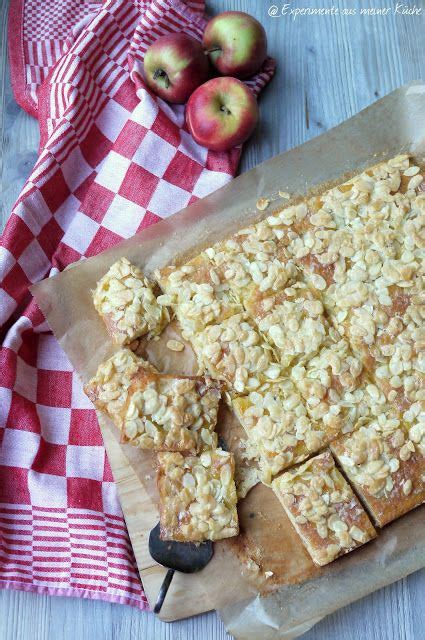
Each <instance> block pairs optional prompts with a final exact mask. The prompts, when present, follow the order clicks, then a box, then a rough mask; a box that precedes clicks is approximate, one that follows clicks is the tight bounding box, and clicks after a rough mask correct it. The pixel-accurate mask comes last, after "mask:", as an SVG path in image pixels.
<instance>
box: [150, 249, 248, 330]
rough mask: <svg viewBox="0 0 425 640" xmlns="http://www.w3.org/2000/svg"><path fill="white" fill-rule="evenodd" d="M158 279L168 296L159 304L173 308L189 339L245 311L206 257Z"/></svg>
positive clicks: (165, 270) (162, 272)
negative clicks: (210, 326)
mask: <svg viewBox="0 0 425 640" xmlns="http://www.w3.org/2000/svg"><path fill="white" fill-rule="evenodd" d="M156 277H157V279H158V282H159V285H160V287H161V289H162V290H163V292H164V295H162V296H160V297H159V301H160V302H161V303H163V304H167V305H170V306H171V307H172V308H173V310H174V313H175V314H176V316H177V319H178V320H179V322H180V325H181V327H182V330H183V335H184V337H186V338H188V339H190V338H191V336H193V335H194V334H196V333H199V332H200V331H202V330H203V329H205V327H206V326H208V325H210V324H215V323H219V322H222V321H223V320H225V319H226V318H228V317H230V316H231V315H233V314H235V313H238V312H240V311H241V309H242V307H241V305H240V304H239V303H238V302H237V300H236V298H235V296H234V295H233V294H232V292H231V290H230V287H229V285H228V283H227V282H226V281H225V279H224V278H223V276H222V273H221V271H220V270H219V269H217V268H216V266H215V265H214V263H213V262H212V261H211V260H210V259H209V258H208V257H207V255H206V254H200V255H198V256H196V258H194V259H193V260H191V261H190V262H188V263H187V264H184V265H182V266H180V267H175V266H168V267H164V268H163V269H161V270H159V271H157V272H156Z"/></svg>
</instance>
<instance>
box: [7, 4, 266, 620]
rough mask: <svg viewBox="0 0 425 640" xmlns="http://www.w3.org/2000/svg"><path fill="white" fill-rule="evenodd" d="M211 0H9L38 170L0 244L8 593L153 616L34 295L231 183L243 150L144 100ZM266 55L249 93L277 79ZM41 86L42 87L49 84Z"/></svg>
mask: <svg viewBox="0 0 425 640" xmlns="http://www.w3.org/2000/svg"><path fill="white" fill-rule="evenodd" d="M203 10H204V5H203V2H202V1H200V0H192V1H190V2H187V3H186V4H184V3H183V2H181V1H180V0H151V1H145V0H109V1H108V2H105V3H100V2H89V1H88V0H12V2H11V9H10V18H9V44H10V48H9V49H10V62H11V72H12V82H13V88H14V92H15V96H16V99H17V100H18V102H19V103H20V104H21V105H22V106H23V107H24V108H25V109H26V110H27V111H29V112H30V113H32V114H33V115H35V116H37V117H38V119H39V121H40V130H41V144H40V156H39V159H38V161H37V163H36V165H35V167H34V169H33V171H32V173H31V175H30V177H29V179H28V181H27V183H26V184H25V186H24V188H23V191H22V193H21V195H20V197H19V199H18V201H17V202H16V205H15V207H14V209H13V211H12V214H11V216H10V219H9V221H8V223H7V225H6V229H5V231H4V233H3V236H2V238H1V240H0V327H1V335H2V346H1V350H0V586H3V587H11V588H13V587H15V588H19V589H26V590H31V591H38V592H45V593H51V594H64V595H80V596H88V597H92V598H101V599H104V600H110V601H114V602H125V603H130V604H134V605H136V606H139V607H140V608H145V607H146V599H145V597H144V593H143V588H142V585H141V583H140V580H139V577H138V574H137V570H136V566H135V562H134V558H133V554H132V550H131V546H130V544H129V540H128V536H127V531H126V527H125V523H124V520H123V516H122V512H121V509H120V506H119V502H118V499H117V494H116V489H115V485H114V482H113V477H112V474H111V469H110V467H109V464H108V460H107V458H106V456H105V450H104V448H103V444H102V438H101V433H100V430H99V426H98V423H97V420H96V414H95V412H94V410H93V408H92V406H91V405H90V403H89V402H88V400H87V398H86V397H85V396H84V393H83V392H82V388H81V385H80V382H79V380H78V379H77V377H76V375H75V374H74V372H73V370H72V367H71V365H70V363H69V362H68V360H67V358H66V356H65V355H64V353H63V352H62V351H61V349H60V347H59V346H58V344H57V342H56V340H55V338H54V337H53V336H52V334H51V333H50V332H49V328H48V326H47V324H46V322H45V321H44V318H43V316H42V314H41V312H40V310H39V309H38V308H37V306H36V304H35V303H34V301H33V300H32V299H31V297H30V295H29V293H28V286H29V285H30V284H32V283H34V282H36V281H38V280H40V279H41V278H44V277H46V276H48V275H49V274H54V273H55V272H56V271H57V270H62V269H64V268H65V267H66V266H67V265H68V264H70V263H71V262H74V261H76V260H79V259H80V258H81V257H86V256H91V255H93V254H96V253H98V252H99V251H101V250H102V249H105V248H106V247H110V246H111V245H113V244H116V243H117V242H119V241H120V240H121V239H122V238H128V237H129V236H131V235H133V234H134V233H137V232H138V231H140V230H141V229H143V228H145V227H147V226H148V225H150V224H152V223H154V222H156V221H157V220H159V219H160V218H164V217H166V216H169V215H171V214H172V213H174V212H176V211H178V210H179V209H181V208H182V207H184V206H186V205H187V204H188V203H190V202H193V201H194V200H196V199H197V198H201V197H202V196H205V195H206V194H208V193H210V192H211V191H213V190H214V189H217V188H218V187H220V186H222V185H223V184H225V183H226V182H228V181H229V180H230V179H231V177H232V176H233V175H234V174H235V172H236V169H237V164H238V160H239V156H240V149H233V150H232V151H231V152H229V153H211V152H208V151H206V150H205V149H203V148H201V147H199V146H198V145H197V144H195V143H194V141H193V139H192V138H191V137H190V135H189V134H188V132H187V130H186V128H185V126H184V108H183V107H181V106H177V107H176V106H173V107H171V106H169V105H167V104H165V103H164V102H162V101H161V100H159V99H157V98H156V97H155V96H153V95H152V94H151V93H149V92H148V91H147V90H146V87H145V85H144V83H143V79H142V76H141V64H142V60H143V53H144V51H145V50H146V48H147V47H148V46H149V45H150V44H151V43H152V42H153V41H154V40H155V39H156V38H157V37H158V36H160V35H162V34H164V33H168V32H170V31H180V30H181V31H184V32H186V33H189V34H191V35H192V36H194V37H196V38H200V37H201V34H202V31H203V29H204V26H205V18H204V17H203ZM273 71H274V63H273V61H272V60H270V59H269V60H267V61H266V62H265V64H264V67H263V69H262V71H261V73H259V74H258V75H257V76H256V77H255V78H254V79H253V80H252V81H251V82H250V83H249V84H250V86H251V88H252V90H253V91H254V92H255V93H256V94H257V93H258V92H259V91H260V90H261V88H262V87H264V85H265V84H266V83H267V82H268V80H269V79H270V78H271V76H272V75H273ZM43 81H44V82H43Z"/></svg>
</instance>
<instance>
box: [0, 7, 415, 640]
mask: <svg viewBox="0 0 425 640" xmlns="http://www.w3.org/2000/svg"><path fill="white" fill-rule="evenodd" d="M285 2H286V0H285ZM271 4H276V5H277V6H278V7H279V8H280V7H281V6H282V4H284V3H282V4H280V3H279V2H276V1H275V0H273V2H272V1H271V0H270V1H269V0H227V2H225V0H210V2H208V9H209V10H210V12H212V13H216V12H219V11H221V10H224V9H238V10H244V11H248V12H249V13H251V14H254V15H255V16H256V17H257V18H258V19H260V20H261V22H262V23H263V24H264V26H265V28H266V30H267V34H268V38H269V51H270V53H271V54H272V55H273V56H274V57H275V58H276V60H277V62H278V70H277V75H276V77H275V79H274V80H273V82H272V84H271V85H270V87H268V88H267V89H266V91H265V92H264V95H263V97H262V99H261V122H260V126H259V127H258V129H257V131H256V133H255V135H254V137H253V138H252V140H251V141H250V142H249V144H248V145H247V146H246V149H245V152H244V155H243V159H242V165H241V170H246V169H249V168H250V167H252V166H254V165H256V164H258V163H259V162H261V161H262V160H264V159H266V158H269V157H271V156H273V155H275V154H277V153H279V152H282V151H284V150H286V149H289V148H291V147H294V146H296V145H298V144H301V143H302V142H304V141H306V140H308V139H310V138H312V137H314V136H316V135H318V134H320V133H321V132H322V131H325V130H327V129H328V128H330V127H332V126H335V125H336V124H338V123H339V122H341V121H342V120H344V119H346V118H347V117H349V116H351V115H353V114H354V113H356V112H357V111H359V110H360V109H362V108H363V107H365V106H367V105H368V104H370V103H371V102H373V101H374V100H376V99H377V98H379V97H380V96H383V95H385V94H386V93H388V92H390V91H391V90H392V89H394V88H396V87H398V86H400V85H402V84H404V83H406V82H409V81H410V80H415V79H419V78H420V77H421V76H422V77H423V76H424V69H425V49H424V44H423V33H424V27H425V5H424V3H423V1H421V0H419V2H416V5H417V6H420V7H424V9H423V12H424V15H423V16H422V17H417V16H407V15H394V8H395V6H396V4H397V3H396V2H395V1H393V0H375V1H374V2H373V3H371V4H370V5H369V4H368V3H365V2H364V1H362V0H356V1H354V0H352V1H350V2H348V1H347V2H341V1H340V0H335V1H334V2H332V3H329V4H327V3H324V2H321V1H320V0H318V1H316V0H309V2H305V3H303V2H293V3H292V4H291V8H294V7H307V6H309V7H319V6H332V5H333V6H335V7H337V8H338V9H339V10H340V13H341V12H342V9H343V8H344V7H345V8H347V7H349V8H351V9H353V8H354V9H356V12H357V15H355V16H342V15H339V16H322V17H319V16H299V17H298V18H297V19H295V20H294V19H293V17H291V16H282V17H276V18H273V17H270V16H269V15H268V9H269V7H270V5H271ZM365 6H373V7H375V8H379V7H391V8H392V11H391V12H390V13H389V15H387V16H364V15H360V8H361V7H365ZM7 10H8V1H7V0H1V2H0V141H1V153H0V167H1V170H0V176H1V177H0V184H1V190H0V226H2V225H3V224H4V223H5V221H6V219H7V216H8V215H9V212H10V209H11V207H12V205H13V202H14V200H15V199H16V197H17V195H18V193H19V191H20V189H21V187H22V185H23V183H24V181H25V179H26V177H27V176H28V174H29V172H30V170H31V167H32V165H33V163H34V161H35V159H36V156H37V146H38V125H37V122H36V121H35V120H33V119H32V118H31V117H30V116H28V115H27V114H25V113H24V112H23V111H22V110H21V109H20V108H19V107H18V105H17V104H16V103H15V101H14V99H13V95H12V91H11V87H10V77H9V70H8V66H7V53H6V43H7V40H6V23H7ZM348 152H349V150H347V153H348ZM424 588H425V571H421V572H418V573H416V574H413V575H412V576H409V577H408V578H406V579H405V580H401V581H400V582H398V583H396V584H394V585H392V586H390V587H388V588H386V589H383V590H381V591H379V592H377V593H374V594H372V595H371V596H369V597H368V598H365V599H364V600H362V601H360V602H357V603H355V604H353V605H351V606H349V607H346V608H345V609H342V610H341V611H339V612H337V613H336V614H334V615H333V616H330V617H328V618H327V619H325V620H324V621H322V622H321V623H319V624H318V625H316V627H315V628H314V629H312V630H311V631H310V632H308V633H307V634H306V635H305V636H304V638H305V640H322V639H323V640H325V639H326V640H354V639H361V640H419V639H420V638H422V637H423V633H424V629H425V613H424V607H423V592H424ZM88 637H89V638H91V639H92V640H98V639H99V640H100V639H102V640H103V639H105V640H113V639H115V638H120V640H127V639H130V638H142V639H145V638H146V639H147V640H170V639H171V638H172V639H176V640H183V639H186V638H187V639H188V638H193V639H198V638H202V639H205V640H210V639H216V640H221V639H222V638H226V637H229V636H227V634H226V632H225V630H224V627H223V625H222V623H221V621H220V620H219V619H218V617H217V616H216V614H214V613H210V614H205V615H202V616H198V617H196V618H193V619H189V620H185V621H181V622H178V623H173V624H171V625H170V624H166V623H163V622H160V621H158V620H157V619H156V618H155V616H153V615H151V614H144V613H140V612H139V611H137V610H135V609H132V608H131V607H123V606H119V605H112V604H107V603H102V602H93V601H84V600H78V599H71V598H50V597H48V596H38V595H37V596H36V595H33V594H30V593H21V592H14V591H10V592H8V591H3V592H0V639H1V640H24V639H25V640H26V639H27V638H33V639H34V640H47V639H49V640H50V639H55V640H56V639H59V638H60V639H63V640H83V638H84V639H86V638H88Z"/></svg>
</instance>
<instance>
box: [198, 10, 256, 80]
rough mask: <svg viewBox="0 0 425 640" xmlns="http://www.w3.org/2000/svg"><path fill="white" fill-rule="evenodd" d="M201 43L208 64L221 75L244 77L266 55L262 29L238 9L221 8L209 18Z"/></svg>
mask: <svg viewBox="0 0 425 640" xmlns="http://www.w3.org/2000/svg"><path fill="white" fill-rule="evenodd" d="M203 43H204V47H205V49H206V50H207V51H208V54H209V57H210V60H211V62H212V64H213V65H214V66H215V67H216V69H218V71H219V72H220V73H221V74H222V75H224V76H235V77H237V78H248V77H249V76H252V75H253V74H254V73H255V72H256V71H258V69H259V68H260V67H261V65H262V64H263V62H264V60H265V59H266V55H267V36H266V32H265V31H264V29H263V27H262V25H261V24H260V23H259V22H258V20H256V19H255V18H253V17H252V16H250V15H248V14H247V13H243V12H242V11H225V12H224V13H220V14H219V15H218V16H215V18H213V19H212V20H210V21H209V23H208V24H207V27H206V29H205V32H204V38H203Z"/></svg>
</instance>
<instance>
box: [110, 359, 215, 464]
mask: <svg viewBox="0 0 425 640" xmlns="http://www.w3.org/2000/svg"><path fill="white" fill-rule="evenodd" d="M220 399H221V389H220V385H219V384H218V383H217V382H213V381H212V380H210V379H206V378H201V377H187V376H172V375H166V374H162V373H156V372H152V371H147V370H146V371H143V370H142V371H139V373H138V374H137V376H136V377H135V378H134V379H133V381H132V383H131V386H130V388H129V391H128V397H127V401H126V404H125V406H124V408H123V411H122V418H121V424H122V433H123V438H124V440H125V441H126V442H130V443H131V444H133V445H135V446H137V447H139V448H140V449H153V450H155V451H189V452H191V453H198V452H199V451H201V450H202V449H206V448H207V449H211V448H212V447H215V446H216V445H217V435H216V433H214V428H215V426H216V423H217V412H218V407H219V403H220Z"/></svg>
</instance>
